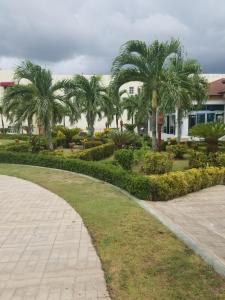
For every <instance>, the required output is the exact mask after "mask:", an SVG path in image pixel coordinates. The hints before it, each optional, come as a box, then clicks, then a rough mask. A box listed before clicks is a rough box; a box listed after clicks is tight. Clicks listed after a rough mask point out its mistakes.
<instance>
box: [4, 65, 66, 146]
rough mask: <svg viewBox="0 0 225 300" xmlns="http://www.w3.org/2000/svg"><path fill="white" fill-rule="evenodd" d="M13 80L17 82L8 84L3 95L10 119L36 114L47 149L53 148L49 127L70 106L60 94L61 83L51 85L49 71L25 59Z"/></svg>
mask: <svg viewBox="0 0 225 300" xmlns="http://www.w3.org/2000/svg"><path fill="white" fill-rule="evenodd" d="M15 79H16V80H18V83H17V84H16V85H14V86H12V87H9V88H8V89H7V92H6V94H5V96H4V99H3V107H4V110H5V111H6V112H7V114H8V115H11V117H12V119H15V120H18V121H23V120H25V119H28V123H29V122H31V120H32V119H33V116H35V118H36V120H37V122H38V123H39V124H41V126H42V127H43V129H44V134H45V136H46V137H47V139H48V145H49V148H50V149H52V148H53V144H52V134H51V129H52V127H53V126H54V125H55V124H56V123H58V122H62V119H63V116H64V114H65V111H66V107H67V106H68V105H69V102H66V101H65V99H64V97H63V96H61V95H60V93H59V90H60V89H61V86H60V85H59V84H53V80H52V74H51V72H50V71H49V70H47V69H44V68H42V67H41V66H39V65H35V64H33V63H32V62H31V61H24V62H22V63H21V65H19V66H18V67H17V68H16V70H15ZM21 80H27V81H28V84H21V83H20V82H21ZM24 109H25V110H24ZM23 110H24V111H23ZM29 125H30V124H29Z"/></svg>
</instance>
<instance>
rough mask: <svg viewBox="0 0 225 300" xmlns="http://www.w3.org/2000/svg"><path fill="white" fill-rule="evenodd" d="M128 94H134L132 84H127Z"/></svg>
mask: <svg viewBox="0 0 225 300" xmlns="http://www.w3.org/2000/svg"><path fill="white" fill-rule="evenodd" d="M129 94H130V95H133V94H134V87H133V86H129Z"/></svg>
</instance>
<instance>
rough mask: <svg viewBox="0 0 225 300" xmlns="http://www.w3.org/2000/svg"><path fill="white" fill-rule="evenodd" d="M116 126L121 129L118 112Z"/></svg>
mask: <svg viewBox="0 0 225 300" xmlns="http://www.w3.org/2000/svg"><path fill="white" fill-rule="evenodd" d="M116 128H117V129H119V117H118V115H117V114H116Z"/></svg>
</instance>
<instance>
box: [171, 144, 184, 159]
mask: <svg viewBox="0 0 225 300" xmlns="http://www.w3.org/2000/svg"><path fill="white" fill-rule="evenodd" d="M187 150H188V149H187V146H186V145H183V144H177V145H168V146H167V147H166V151H167V152H169V153H171V154H173V156H174V157H175V158H180V159H181V158H183V157H184V154H185V153H187Z"/></svg>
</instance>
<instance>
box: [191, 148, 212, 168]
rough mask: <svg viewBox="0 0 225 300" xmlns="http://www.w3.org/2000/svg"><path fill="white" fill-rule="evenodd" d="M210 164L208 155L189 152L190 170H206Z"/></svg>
mask: <svg viewBox="0 0 225 300" xmlns="http://www.w3.org/2000/svg"><path fill="white" fill-rule="evenodd" d="M207 162H208V158H207V155H206V154H205V153H203V152H199V151H194V150H193V151H190V152H189V167H190V168H204V167H206V165H207Z"/></svg>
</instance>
